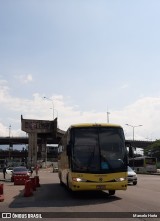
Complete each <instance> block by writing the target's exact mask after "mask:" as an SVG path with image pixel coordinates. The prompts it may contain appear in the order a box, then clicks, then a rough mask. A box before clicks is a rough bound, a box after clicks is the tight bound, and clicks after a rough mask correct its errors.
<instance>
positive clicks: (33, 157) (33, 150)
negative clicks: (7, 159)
mask: <svg viewBox="0 0 160 221" xmlns="http://www.w3.org/2000/svg"><path fill="white" fill-rule="evenodd" d="M28 163H29V165H31V166H36V164H37V133H29V148H28Z"/></svg>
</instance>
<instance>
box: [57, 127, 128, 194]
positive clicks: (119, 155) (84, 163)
mask: <svg viewBox="0 0 160 221" xmlns="http://www.w3.org/2000/svg"><path fill="white" fill-rule="evenodd" d="M58 149H59V152H60V155H59V162H58V170H59V171H58V176H59V179H60V183H61V184H65V185H66V186H67V187H68V188H69V189H70V190H72V191H84V190H85V191H86V190H107V191H108V192H109V195H114V194H115V191H116V190H126V189H127V165H128V153H127V148H126V146H125V137H124V132H123V128H122V127H121V126H120V125H115V124H104V123H103V124H76V125H72V126H70V128H69V129H68V130H67V131H66V133H65V134H64V136H63V138H62V140H61V142H60V143H59V147H58Z"/></svg>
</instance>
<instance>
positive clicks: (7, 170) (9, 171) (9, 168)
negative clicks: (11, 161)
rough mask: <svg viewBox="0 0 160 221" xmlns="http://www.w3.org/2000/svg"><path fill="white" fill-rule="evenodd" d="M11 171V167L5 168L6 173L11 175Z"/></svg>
mask: <svg viewBox="0 0 160 221" xmlns="http://www.w3.org/2000/svg"><path fill="white" fill-rule="evenodd" d="M12 172H13V167H8V168H7V169H6V173H7V174H9V175H12Z"/></svg>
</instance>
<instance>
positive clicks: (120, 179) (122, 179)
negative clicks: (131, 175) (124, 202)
mask: <svg viewBox="0 0 160 221" xmlns="http://www.w3.org/2000/svg"><path fill="white" fill-rule="evenodd" d="M126 179H127V178H126V177H120V178H117V179H115V181H116V182H122V181H125V180H126Z"/></svg>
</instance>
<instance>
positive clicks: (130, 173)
mask: <svg viewBox="0 0 160 221" xmlns="http://www.w3.org/2000/svg"><path fill="white" fill-rule="evenodd" d="M127 172H128V177H127V179H128V183H133V185H136V184H137V174H136V173H135V172H134V170H132V168H131V167H129V166H128V171H127Z"/></svg>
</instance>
